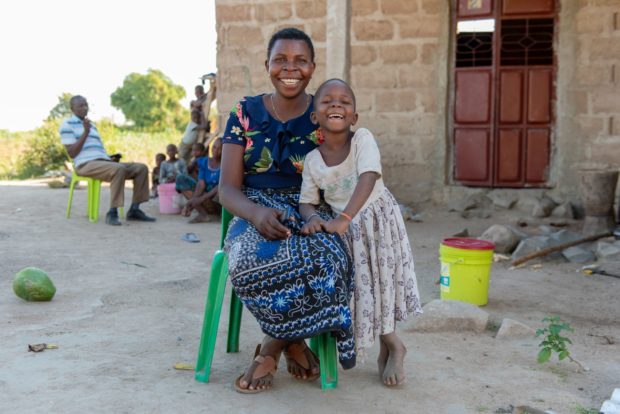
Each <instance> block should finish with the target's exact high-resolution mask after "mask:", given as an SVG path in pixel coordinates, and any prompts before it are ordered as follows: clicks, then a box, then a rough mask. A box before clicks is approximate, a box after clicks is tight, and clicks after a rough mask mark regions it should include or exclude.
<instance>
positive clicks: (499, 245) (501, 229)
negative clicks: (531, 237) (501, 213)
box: [479, 224, 521, 253]
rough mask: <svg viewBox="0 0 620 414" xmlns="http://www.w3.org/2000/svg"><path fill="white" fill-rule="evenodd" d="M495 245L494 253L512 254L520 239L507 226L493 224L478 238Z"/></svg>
mask: <svg viewBox="0 0 620 414" xmlns="http://www.w3.org/2000/svg"><path fill="white" fill-rule="evenodd" d="M479 238H480V239H482V240H488V241H491V242H493V243H495V252H497V253H512V251H513V250H514V249H515V247H517V244H519V241H520V240H521V238H520V237H519V236H518V235H517V234H516V233H515V232H514V231H512V229H511V228H510V227H509V226H504V225H503V224H494V225H492V226H491V227H489V228H488V229H486V230H485V231H484V233H482V235H481V236H480V237H479Z"/></svg>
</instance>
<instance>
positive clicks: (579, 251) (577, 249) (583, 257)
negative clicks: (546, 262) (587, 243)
mask: <svg viewBox="0 0 620 414" xmlns="http://www.w3.org/2000/svg"><path fill="white" fill-rule="evenodd" d="M562 256H564V258H565V259H566V260H568V261H569V262H571V263H588V262H594V261H596V255H595V254H594V253H592V252H591V251H590V250H588V249H586V248H583V247H581V246H573V247H569V248H568V249H564V250H562Z"/></svg>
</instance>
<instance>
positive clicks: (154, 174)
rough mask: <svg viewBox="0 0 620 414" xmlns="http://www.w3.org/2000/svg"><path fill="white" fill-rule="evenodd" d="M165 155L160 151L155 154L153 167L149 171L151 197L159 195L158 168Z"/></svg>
mask: <svg viewBox="0 0 620 414" xmlns="http://www.w3.org/2000/svg"><path fill="white" fill-rule="evenodd" d="M165 159H166V156H165V155H164V154H162V153H161V152H160V153H159V154H156V155H155V167H154V168H153V171H152V172H151V198H157V197H159V194H157V186H158V185H159V170H160V169H161V163H162V162H164V160H165Z"/></svg>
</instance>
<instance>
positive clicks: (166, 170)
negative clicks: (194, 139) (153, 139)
mask: <svg viewBox="0 0 620 414" xmlns="http://www.w3.org/2000/svg"><path fill="white" fill-rule="evenodd" d="M177 153H178V151H177V146H176V145H174V144H168V146H167V147H166V154H168V159H167V160H166V161H164V162H162V163H161V169H160V170H159V183H160V184H166V183H174V182H175V181H176V179H177V175H179V174H185V175H187V164H186V163H185V160H183V159H180V158H177Z"/></svg>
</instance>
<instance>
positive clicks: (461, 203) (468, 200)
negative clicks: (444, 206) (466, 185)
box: [448, 193, 491, 213]
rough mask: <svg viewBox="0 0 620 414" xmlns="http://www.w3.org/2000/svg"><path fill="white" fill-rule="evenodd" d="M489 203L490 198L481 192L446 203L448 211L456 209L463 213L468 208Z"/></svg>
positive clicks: (471, 208)
mask: <svg viewBox="0 0 620 414" xmlns="http://www.w3.org/2000/svg"><path fill="white" fill-rule="evenodd" d="M490 203H491V200H489V198H488V197H487V196H486V195H484V194H483V193H478V194H472V195H469V196H467V197H465V198H462V199H460V200H455V201H453V202H451V203H450V204H448V211H456V212H459V213H463V212H465V211H468V210H473V209H475V208H479V207H486V206H488V205H489V204H490Z"/></svg>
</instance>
